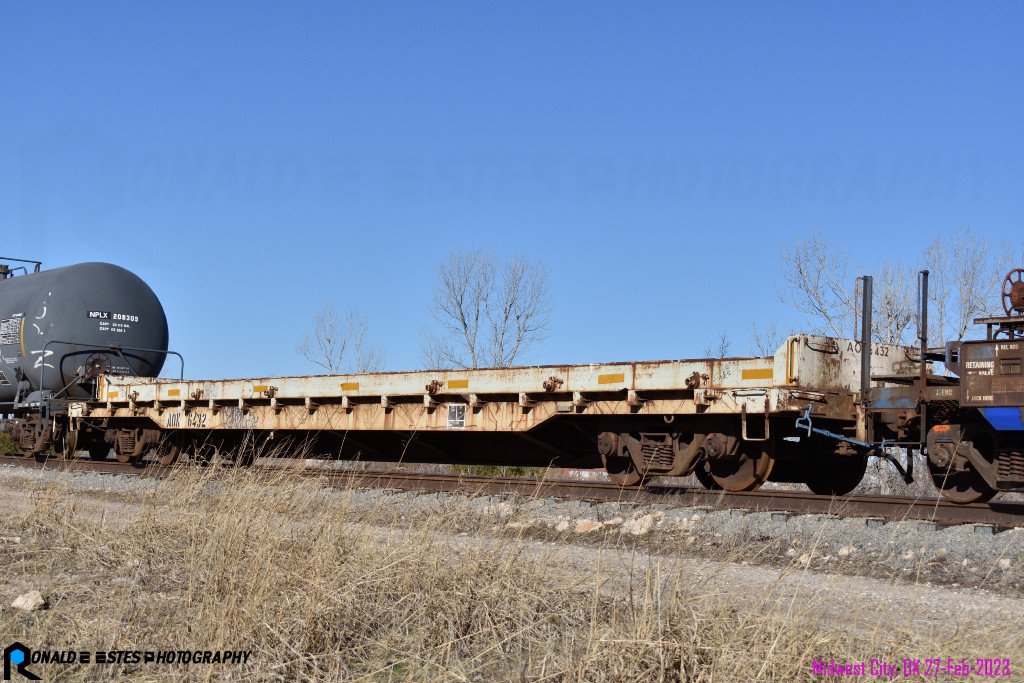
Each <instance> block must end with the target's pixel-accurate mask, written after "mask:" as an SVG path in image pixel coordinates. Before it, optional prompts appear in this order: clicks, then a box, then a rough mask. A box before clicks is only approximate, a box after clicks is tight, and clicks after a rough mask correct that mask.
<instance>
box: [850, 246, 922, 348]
mask: <svg viewBox="0 0 1024 683" xmlns="http://www.w3.org/2000/svg"><path fill="white" fill-rule="evenodd" d="M914 278H915V275H914V269H913V268H911V267H910V266H908V265H906V264H905V263H902V262H899V261H886V262H885V263H883V264H882V266H881V268H880V269H879V270H878V272H877V273H876V275H875V276H874V282H873V283H872V294H873V297H872V298H873V300H874V301H873V304H872V313H871V327H872V330H871V333H872V337H873V338H874V339H875V341H879V342H882V343H883V344H911V343H913V340H914V334H915V332H916V329H917V325H916V321H917V303H916V299H915V294H914V291H915V290H914V282H915V279H914ZM859 298H860V297H858V300H859Z"/></svg>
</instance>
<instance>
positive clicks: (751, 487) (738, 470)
mask: <svg viewBox="0 0 1024 683" xmlns="http://www.w3.org/2000/svg"><path fill="white" fill-rule="evenodd" d="M774 464H775V458H774V457H773V456H772V453H771V451H770V450H768V448H767V447H765V448H761V444H759V443H755V444H753V445H748V446H747V448H746V449H745V450H743V451H741V452H740V453H739V455H737V456H736V457H733V458H716V459H714V460H709V461H708V470H709V471H710V473H711V478H712V479H714V480H715V483H716V484H718V485H719V486H721V487H722V488H723V489H725V490H726V491H756V490H757V489H759V488H760V487H761V484H763V483H765V482H766V481H768V475H769V474H771V472H772V465H774Z"/></svg>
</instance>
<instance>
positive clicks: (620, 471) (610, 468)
mask: <svg viewBox="0 0 1024 683" xmlns="http://www.w3.org/2000/svg"><path fill="white" fill-rule="evenodd" d="M597 450H598V452H599V453H600V454H601V462H603V463H604V470H605V472H607V473H608V478H609V479H611V480H612V481H614V482H615V483H616V484H618V485H619V486H636V485H637V484H639V483H640V482H641V481H642V480H643V476H641V474H640V472H639V471H638V470H637V469H636V465H634V464H633V458H631V457H629V453H628V451H627V450H626V448H625V447H624V446H623V444H622V443H621V439H620V437H619V435H618V434H616V433H614V432H601V434H600V435H599V436H598V437H597Z"/></svg>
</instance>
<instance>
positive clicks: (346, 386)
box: [341, 382, 359, 391]
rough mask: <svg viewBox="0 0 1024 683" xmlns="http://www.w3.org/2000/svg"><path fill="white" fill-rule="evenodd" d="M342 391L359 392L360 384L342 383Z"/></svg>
mask: <svg viewBox="0 0 1024 683" xmlns="http://www.w3.org/2000/svg"><path fill="white" fill-rule="evenodd" d="M341 390H342V391H358V390H359V382H342V383H341Z"/></svg>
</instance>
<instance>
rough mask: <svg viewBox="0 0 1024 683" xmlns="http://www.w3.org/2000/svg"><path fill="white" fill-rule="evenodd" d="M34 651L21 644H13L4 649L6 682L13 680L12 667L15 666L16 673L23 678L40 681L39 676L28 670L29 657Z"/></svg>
mask: <svg viewBox="0 0 1024 683" xmlns="http://www.w3.org/2000/svg"><path fill="white" fill-rule="evenodd" d="M31 654H32V651H31V650H29V649H28V647H27V646H25V645H22V644H21V643H11V644H10V645H9V646H8V647H6V648H4V680H5V681H9V680H11V665H12V664H13V665H14V668H15V671H17V672H18V673H20V674H21V675H22V676H24V677H25V678H27V679H28V680H30V681H38V680H40V679H39V676H36V675H35V674H34V673H32V672H31V671H29V670H28V662H29V656H30V655H31Z"/></svg>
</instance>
